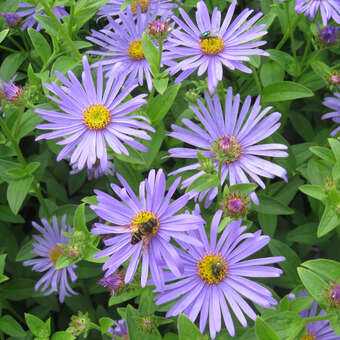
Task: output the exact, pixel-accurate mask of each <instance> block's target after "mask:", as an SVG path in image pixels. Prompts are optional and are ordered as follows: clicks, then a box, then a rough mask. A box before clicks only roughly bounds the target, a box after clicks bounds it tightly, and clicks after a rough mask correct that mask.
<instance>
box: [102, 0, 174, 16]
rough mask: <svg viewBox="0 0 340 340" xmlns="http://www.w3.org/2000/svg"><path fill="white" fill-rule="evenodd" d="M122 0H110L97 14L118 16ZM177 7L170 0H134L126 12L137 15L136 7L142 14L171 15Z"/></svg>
mask: <svg viewBox="0 0 340 340" xmlns="http://www.w3.org/2000/svg"><path fill="white" fill-rule="evenodd" d="M123 3H124V0H110V1H109V3H108V4H106V5H104V6H103V7H102V8H101V9H100V10H99V11H98V14H99V15H102V16H117V17H118V16H119V15H120V13H121V12H120V9H121V7H122V5H123ZM176 7H178V6H177V4H175V3H174V2H173V1H172V0H134V1H133V2H132V3H131V5H129V6H128V7H127V10H126V11H128V12H130V13H132V14H133V15H137V13H138V8H139V10H140V12H141V14H142V15H148V14H151V15H153V16H162V17H168V16H171V15H172V10H173V9H174V8H176Z"/></svg>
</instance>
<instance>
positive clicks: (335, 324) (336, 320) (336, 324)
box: [330, 316, 340, 335]
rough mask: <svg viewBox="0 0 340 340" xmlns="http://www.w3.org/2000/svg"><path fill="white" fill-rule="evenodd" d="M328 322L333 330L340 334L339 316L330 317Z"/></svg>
mask: <svg viewBox="0 0 340 340" xmlns="http://www.w3.org/2000/svg"><path fill="white" fill-rule="evenodd" d="M330 324H331V327H332V329H333V331H334V332H335V333H336V334H338V335H340V322H339V318H338V317H337V316H333V317H332V318H331V319H330Z"/></svg>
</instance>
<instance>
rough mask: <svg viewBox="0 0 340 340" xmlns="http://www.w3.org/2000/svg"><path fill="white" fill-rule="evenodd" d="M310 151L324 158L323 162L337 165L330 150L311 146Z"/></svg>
mask: <svg viewBox="0 0 340 340" xmlns="http://www.w3.org/2000/svg"><path fill="white" fill-rule="evenodd" d="M309 150H310V151H311V152H313V153H314V154H315V155H317V156H319V157H320V158H322V159H323V160H325V161H327V162H329V163H331V164H334V163H335V157H334V155H333V153H332V151H331V150H329V149H328V148H325V147H323V146H311V147H310V148H309Z"/></svg>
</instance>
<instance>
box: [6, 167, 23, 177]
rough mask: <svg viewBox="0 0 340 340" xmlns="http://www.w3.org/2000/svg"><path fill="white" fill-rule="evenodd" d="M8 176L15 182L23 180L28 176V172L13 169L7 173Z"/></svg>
mask: <svg viewBox="0 0 340 340" xmlns="http://www.w3.org/2000/svg"><path fill="white" fill-rule="evenodd" d="M6 174H7V175H8V176H10V177H11V178H13V179H14V180H17V179H20V178H23V177H26V176H27V172H26V171H25V170H24V169H21V168H13V169H9V170H7V171H6Z"/></svg>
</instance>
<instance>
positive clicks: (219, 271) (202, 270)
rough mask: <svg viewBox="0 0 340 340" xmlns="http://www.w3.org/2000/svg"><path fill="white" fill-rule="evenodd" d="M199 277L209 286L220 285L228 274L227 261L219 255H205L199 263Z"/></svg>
mask: <svg viewBox="0 0 340 340" xmlns="http://www.w3.org/2000/svg"><path fill="white" fill-rule="evenodd" d="M197 268H198V275H199V276H200V277H201V279H202V280H203V281H204V282H206V283H209V284H213V283H219V282H220V281H221V280H222V279H223V278H224V277H225V276H226V274H227V264H226V261H225V259H224V258H223V257H222V256H221V255H219V254H217V255H216V254H213V253H209V254H205V255H204V257H203V258H202V257H201V258H200V259H199V261H198V262H197Z"/></svg>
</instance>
